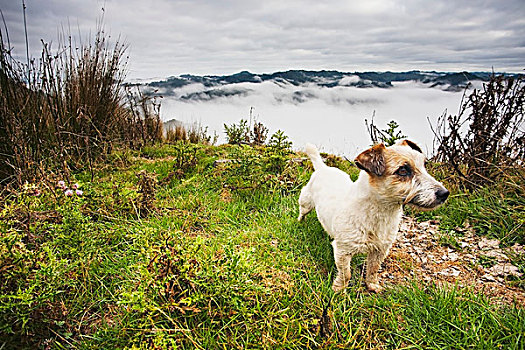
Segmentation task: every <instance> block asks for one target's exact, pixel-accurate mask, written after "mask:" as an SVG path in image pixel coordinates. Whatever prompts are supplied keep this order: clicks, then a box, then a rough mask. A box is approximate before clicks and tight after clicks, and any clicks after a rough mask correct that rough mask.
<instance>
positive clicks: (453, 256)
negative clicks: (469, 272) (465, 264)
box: [448, 253, 459, 261]
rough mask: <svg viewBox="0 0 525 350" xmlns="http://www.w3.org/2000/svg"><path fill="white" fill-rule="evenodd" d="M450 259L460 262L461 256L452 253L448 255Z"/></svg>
mask: <svg viewBox="0 0 525 350" xmlns="http://www.w3.org/2000/svg"><path fill="white" fill-rule="evenodd" d="M448 258H449V259H450V261H456V260H458V258H459V255H458V254H457V253H450V254H449V255H448Z"/></svg>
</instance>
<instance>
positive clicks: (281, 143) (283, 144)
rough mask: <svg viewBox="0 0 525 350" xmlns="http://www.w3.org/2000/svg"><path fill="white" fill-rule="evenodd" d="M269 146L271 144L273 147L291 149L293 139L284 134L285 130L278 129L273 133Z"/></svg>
mask: <svg viewBox="0 0 525 350" xmlns="http://www.w3.org/2000/svg"><path fill="white" fill-rule="evenodd" d="M268 146H270V147H271V148H275V149H280V150H289V149H290V147H292V141H290V140H289V139H288V136H286V135H285V134H284V131H282V130H277V131H276V132H275V133H274V134H273V135H272V137H270V141H269V142H268Z"/></svg>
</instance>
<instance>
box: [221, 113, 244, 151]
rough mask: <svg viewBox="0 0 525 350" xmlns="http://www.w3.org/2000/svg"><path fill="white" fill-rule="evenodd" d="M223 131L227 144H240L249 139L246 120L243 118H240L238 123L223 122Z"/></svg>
mask: <svg viewBox="0 0 525 350" xmlns="http://www.w3.org/2000/svg"><path fill="white" fill-rule="evenodd" d="M224 132H225V133H226V138H227V139H228V143H229V144H232V145H240V144H242V143H248V142H249V141H250V137H249V134H250V130H249V128H248V122H247V121H246V120H245V119H241V121H240V122H239V124H235V123H232V124H231V125H227V124H224Z"/></svg>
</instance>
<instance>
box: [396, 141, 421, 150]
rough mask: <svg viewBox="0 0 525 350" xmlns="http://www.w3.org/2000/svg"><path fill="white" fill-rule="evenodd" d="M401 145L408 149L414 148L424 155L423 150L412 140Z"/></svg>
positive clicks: (402, 142)
mask: <svg viewBox="0 0 525 350" xmlns="http://www.w3.org/2000/svg"><path fill="white" fill-rule="evenodd" d="M400 145H401V146H408V147H410V148H412V149H413V150H416V151H418V152H419V153H423V151H422V150H421V148H419V146H418V145H416V144H415V143H414V142H412V141H410V140H403V141H401V143H400Z"/></svg>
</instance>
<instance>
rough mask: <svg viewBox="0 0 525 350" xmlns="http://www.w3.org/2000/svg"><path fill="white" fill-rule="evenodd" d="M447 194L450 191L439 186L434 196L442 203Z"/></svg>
mask: <svg viewBox="0 0 525 350" xmlns="http://www.w3.org/2000/svg"><path fill="white" fill-rule="evenodd" d="M449 194H450V192H449V191H448V190H447V189H446V188H440V189H439V190H437V191H436V198H437V199H439V200H440V201H441V203H443V202H444V201H446V200H447V198H448V195H449Z"/></svg>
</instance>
